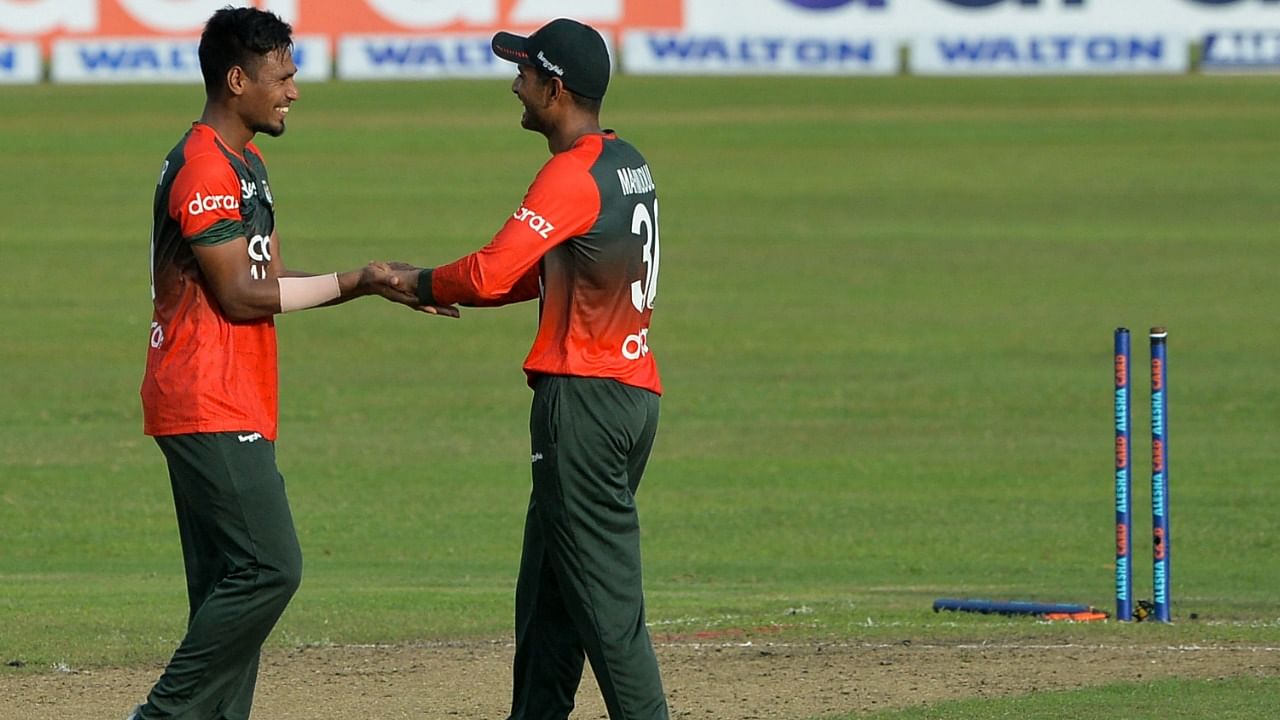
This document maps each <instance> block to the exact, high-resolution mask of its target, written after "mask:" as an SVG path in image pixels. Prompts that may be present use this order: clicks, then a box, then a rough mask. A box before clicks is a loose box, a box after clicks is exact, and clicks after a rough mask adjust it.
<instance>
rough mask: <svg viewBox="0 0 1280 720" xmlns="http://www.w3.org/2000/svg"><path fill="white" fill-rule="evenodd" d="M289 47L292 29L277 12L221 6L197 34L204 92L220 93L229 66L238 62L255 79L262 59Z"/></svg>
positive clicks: (291, 42)
mask: <svg viewBox="0 0 1280 720" xmlns="http://www.w3.org/2000/svg"><path fill="white" fill-rule="evenodd" d="M292 49H293V28H292V27H291V26H290V25H289V23H287V22H285V21H284V20H281V19H280V16H279V15H276V14H275V13H273V12H268V11H266V10H259V9H257V8H252V7H231V6H230V5H228V6H227V7H224V8H222V9H221V10H219V11H217V12H215V13H214V14H213V17H211V18H209V22H208V23H206V24H205V26H204V33H202V34H201V35H200V73H201V74H202V75H204V90H205V93H207V94H209V95H220V94H221V93H222V84H223V83H224V82H226V78H227V73H228V72H229V71H230V70H231V68H233V67H235V66H237V65H239V66H240V67H242V68H244V69H245V72H247V73H249V75H250V77H253V78H255V79H256V78H257V77H258V68H260V67H261V66H262V60H263V58H265V57H266V56H268V55H270V54H271V53H273V52H279V51H291V50H292Z"/></svg>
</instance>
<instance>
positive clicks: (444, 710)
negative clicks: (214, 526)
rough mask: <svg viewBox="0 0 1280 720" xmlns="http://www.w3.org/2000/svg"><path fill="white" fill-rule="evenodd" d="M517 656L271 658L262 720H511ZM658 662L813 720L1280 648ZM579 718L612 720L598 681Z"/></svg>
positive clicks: (706, 695)
mask: <svg viewBox="0 0 1280 720" xmlns="http://www.w3.org/2000/svg"><path fill="white" fill-rule="evenodd" d="M511 654H512V646H511V645H510V644H509V643H504V642H489V643H486V642H458V643H442V644H428V645H411V646H346V647H319V648H311V647H309V648H301V649H296V650H269V651H268V652H267V653H266V655H265V656H264V658H263V663H262V673H261V676H260V680H259V683H258V697H257V702H256V704H255V709H254V718H255V720H316V719H317V718H386V719H388V720H390V719H392V718H415V720H431V719H434V718H445V719H454V718H459V719H464V720H471V719H472V718H485V719H496V720H502V719H503V718H505V717H506V711H507V708H508V700H509V694H510V688H511V681H510V677H509V672H510V667H511ZM658 657H659V662H660V663H661V665H662V673H663V679H664V682H665V684H666V688H667V694H668V698H669V704H670V706H671V710H672V714H673V716H674V717H677V718H694V719H699V720H700V719H703V718H706V719H708V720H749V719H755V718H760V719H764V718H778V719H782V718H785V719H787V720H807V719H809V718H815V717H822V716H824V715H830V714H835V713H848V712H868V711H873V710H880V709H886V708H900V707H906V706H912V705H926V704H933V703H937V702H939V701H944V700H952V699H959V698H969V697H993V696H1003V695H1017V694H1024V693H1030V692H1035V691H1041V690H1064V689H1070V688H1078V687H1084V686H1090V685H1101V684H1105V683H1110V682H1114V681H1116V679H1117V678H1125V679H1128V680H1133V681H1142V680H1150V679H1157V678H1169V677H1180V678H1220V677H1234V676H1249V675H1253V676H1265V677H1277V676H1280V648H1271V647H1261V646H1253V645H1222V646H1215V647H1161V646H1118V645H1117V646H1111V645H1069V644H1068V645H1052V644H1048V645H1033V644H1016V643H1004V644H991V645H988V644H975V645H965V644H953V645H940V644H927V643H901V644H857V643H851V644H824V643H800V644H788V643H760V642H756V643H754V644H745V643H726V644H716V643H694V642H665V643H660V644H659V645H658ZM160 670H161V668H160V667H159V666H155V667H138V668H98V669H92V670H76V669H74V668H71V669H63V670H62V671H52V672H44V673H30V672H18V671H15V670H12V669H10V668H0V718H5V719H6V720H7V719H9V718H13V719H14V720H18V719H19V718H21V719H23V720H90V719H92V720H101V719H102V718H107V719H108V720H118V719H120V718H123V717H124V716H125V714H126V713H127V712H128V710H129V709H130V708H132V707H133V705H134V704H135V703H137V702H139V701H140V699H141V698H142V697H143V696H144V695H145V693H146V692H147V690H148V689H149V688H150V685H151V683H152V682H154V681H155V679H156V677H157V676H158V675H159V673H160ZM573 717H574V718H575V719H576V720H587V719H591V720H595V719H597V718H605V717H606V715H605V712H604V706H603V703H602V702H601V700H600V695H599V691H598V689H597V687H596V685H595V683H594V681H593V680H592V678H591V677H590V673H589V672H588V673H587V676H586V677H585V678H584V679H583V683H582V688H581V689H580V691H579V694H578V709H577V711H575V712H574V714H573Z"/></svg>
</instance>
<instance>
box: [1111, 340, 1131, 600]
mask: <svg viewBox="0 0 1280 720" xmlns="http://www.w3.org/2000/svg"><path fill="white" fill-rule="evenodd" d="M1129 367H1130V354H1129V330H1128V329H1127V328H1116V332H1115V430H1116V474H1115V482H1116V619H1117V620H1119V621H1121V622H1128V621H1129V620H1132V619H1133V546H1132V544H1131V543H1130V542H1129V539H1130V538H1131V537H1133V499H1132V497H1131V492H1130V491H1131V490H1132V488H1133V479H1132V469H1133V465H1132V459H1131V458H1130V454H1129V447H1130V442H1129V440H1130V435H1129V421H1130V417H1131V413H1130V409H1131V401H1130V394H1129Z"/></svg>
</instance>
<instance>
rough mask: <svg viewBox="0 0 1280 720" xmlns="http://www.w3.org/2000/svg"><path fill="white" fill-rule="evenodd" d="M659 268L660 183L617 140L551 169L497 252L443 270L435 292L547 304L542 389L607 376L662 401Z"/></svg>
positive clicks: (537, 341) (560, 158)
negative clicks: (653, 327)
mask: <svg viewBox="0 0 1280 720" xmlns="http://www.w3.org/2000/svg"><path fill="white" fill-rule="evenodd" d="M658 261H659V241H658V198H657V191H656V188H655V186H654V182H653V175H652V174H651V173H650V171H649V166H648V164H647V163H646V162H645V160H644V158H643V157H642V156H641V155H640V153H639V152H638V151H637V150H636V149H635V148H634V147H632V146H631V145H630V144H628V143H627V142H625V141H623V140H621V139H619V138H618V137H617V135H615V134H614V133H613V132H612V131H605V132H604V133H603V134H593V135H584V136H583V137H581V138H579V139H578V140H577V141H576V142H575V143H574V145H573V147H571V148H570V149H568V150H566V151H564V152H561V153H557V154H556V155H554V156H553V157H552V158H551V159H550V160H549V161H547V164H546V165H544V166H543V167H542V169H541V170H540V171H539V172H538V175H537V177H536V178H535V179H534V181H533V184H532V185H531V186H530V187H529V190H528V192H527V193H526V194H525V197H524V202H523V204H522V205H521V207H520V209H519V210H517V211H516V212H515V213H514V214H512V216H511V217H510V218H508V219H507V221H506V223H505V224H504V225H503V227H502V229H501V230H500V231H499V232H498V234H497V235H496V236H494V238H493V240H492V241H491V242H490V243H489V244H488V245H486V246H485V247H483V248H481V249H480V250H478V251H477V252H475V253H472V254H471V255H467V256H466V257H463V258H461V259H459V260H457V261H455V262H453V263H450V264H448V265H442V266H440V267H437V268H435V269H434V270H432V271H431V273H430V282H431V294H432V295H433V297H434V299H435V301H436V302H437V303H440V304H462V305H477V306H480V305H504V304H507V303H513V302H520V301H523V300H532V299H533V298H539V297H540V298H541V303H540V306H539V313H538V333H537V336H536V337H535V338H534V341H533V347H532V348H531V349H530V351H529V355H528V357H526V358H525V362H524V370H525V373H526V374H527V375H528V377H529V381H530V383H531V384H532V382H533V380H534V379H535V378H536V377H537V376H539V375H575V376H581V377H602V378H613V379H615V380H618V381H619V382H622V383H625V384H627V385H633V386H635V387H640V388H644V389H646V390H651V391H653V392H655V393H658V394H661V393H662V382H661V380H660V379H659V376H658V367H657V363H656V362H655V361H654V357H653V353H652V352H651V351H650V349H649V321H650V319H651V317H652V315H653V305H654V297H655V296H656V294H657V290H658Z"/></svg>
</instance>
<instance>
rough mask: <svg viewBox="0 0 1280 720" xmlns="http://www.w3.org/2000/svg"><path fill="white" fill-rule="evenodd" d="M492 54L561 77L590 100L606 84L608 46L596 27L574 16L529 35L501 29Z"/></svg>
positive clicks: (598, 96) (553, 21)
mask: <svg viewBox="0 0 1280 720" xmlns="http://www.w3.org/2000/svg"><path fill="white" fill-rule="evenodd" d="M493 54H494V55H497V56H498V57H500V58H502V59H503V60H510V61H511V62H513V63H516V64H518V65H528V66H530V67H533V68H537V69H539V70H541V71H543V72H545V73H547V74H548V75H553V76H555V77H558V78H560V80H561V81H562V82H564V86H565V87H567V88H569V89H570V90H572V91H573V92H574V93H576V94H578V95H581V96H583V97H586V98H591V99H593V100H599V99H601V98H603V97H604V92H605V90H607V89H608V88H609V50H608V49H607V48H606V47H605V44H604V38H603V37H601V36H600V33H598V32H596V29H595V28H593V27H591V26H589V25H583V24H582V23H580V22H578V21H577V20H570V19H568V18H558V19H556V20H552V21H551V22H549V23H547V24H546V25H543V26H542V27H540V28H538V29H537V30H535V31H534V32H533V34H532V35H530V36H528V37H522V36H520V35H513V34H512V33H508V32H500V33H498V34H497V35H494V36H493Z"/></svg>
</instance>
